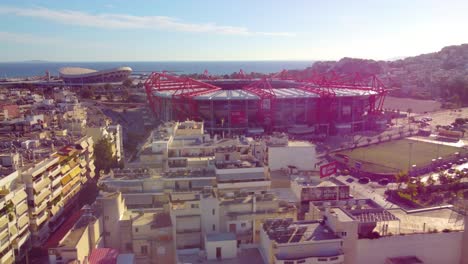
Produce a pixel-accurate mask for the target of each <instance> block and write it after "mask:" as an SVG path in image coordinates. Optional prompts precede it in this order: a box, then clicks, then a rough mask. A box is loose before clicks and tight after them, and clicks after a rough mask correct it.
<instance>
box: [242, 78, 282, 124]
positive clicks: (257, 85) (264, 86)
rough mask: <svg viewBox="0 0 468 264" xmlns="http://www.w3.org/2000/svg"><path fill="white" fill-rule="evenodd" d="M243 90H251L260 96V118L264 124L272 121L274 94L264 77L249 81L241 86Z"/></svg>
mask: <svg viewBox="0 0 468 264" xmlns="http://www.w3.org/2000/svg"><path fill="white" fill-rule="evenodd" d="M242 89H243V90H244V91H248V92H251V93H253V94H255V95H257V96H258V97H260V102H259V104H260V111H259V115H260V120H263V122H265V123H266V124H270V123H273V114H272V113H273V108H274V106H275V99H276V94H275V92H274V91H273V87H271V84H270V82H269V81H268V80H267V79H266V78H262V79H260V80H258V81H255V82H253V83H250V84H249V85H246V86H244V87H242Z"/></svg>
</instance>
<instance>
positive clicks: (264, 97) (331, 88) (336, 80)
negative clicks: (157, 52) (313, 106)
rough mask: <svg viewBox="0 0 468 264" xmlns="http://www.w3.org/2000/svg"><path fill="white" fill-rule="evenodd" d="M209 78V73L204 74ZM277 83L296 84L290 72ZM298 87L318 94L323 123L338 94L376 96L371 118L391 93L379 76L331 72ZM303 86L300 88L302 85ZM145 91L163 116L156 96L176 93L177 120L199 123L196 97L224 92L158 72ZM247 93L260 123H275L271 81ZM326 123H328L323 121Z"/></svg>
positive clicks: (250, 86) (371, 101)
mask: <svg viewBox="0 0 468 264" xmlns="http://www.w3.org/2000/svg"><path fill="white" fill-rule="evenodd" d="M204 75H205V76H209V73H208V71H205V72H204ZM239 75H240V76H241V78H242V77H243V78H245V77H246V75H245V73H244V72H243V71H242V70H240V71H239ZM272 78H275V79H281V80H294V79H293V78H291V77H290V76H288V72H287V71H286V70H283V71H281V72H280V73H277V74H275V75H273V76H272ZM295 83H296V85H295V86H296V87H297V88H298V89H301V90H303V91H306V92H310V93H314V94H316V95H318V96H319V98H320V99H319V101H318V103H319V105H318V109H319V111H316V112H317V118H318V121H321V120H323V119H328V120H330V119H329V118H330V116H331V115H333V111H334V110H333V108H334V107H333V104H334V102H335V100H334V98H335V97H336V94H337V91H338V90H341V89H346V90H361V91H369V92H373V94H372V95H370V97H369V112H368V113H369V114H375V113H379V112H381V111H382V107H383V103H384V100H385V96H386V95H387V91H388V90H387V89H386V88H385V85H384V84H383V83H382V81H381V80H379V79H378V78H377V77H376V76H375V75H362V74H359V73H354V74H337V73H336V72H333V71H330V72H326V73H316V72H314V73H312V75H311V77H310V78H309V79H307V80H295ZM298 84H299V85H298ZM145 89H146V93H147V96H148V101H149V103H150V105H151V108H152V110H153V111H154V112H155V113H156V114H157V115H159V114H160V113H161V112H163V111H162V99H161V97H158V96H154V95H153V93H154V92H164V91H172V92H171V96H172V98H173V99H174V100H173V101H172V105H173V107H174V109H175V110H176V111H175V112H176V113H177V114H176V115H177V116H176V117H175V118H177V119H179V120H181V119H185V118H192V119H194V120H198V119H199V118H198V116H197V113H198V111H197V103H196V101H195V100H193V98H194V97H196V96H199V95H203V94H206V93H211V92H215V91H219V90H221V88H220V87H218V86H215V85H211V84H208V83H205V82H202V81H198V80H195V79H191V78H185V77H179V76H175V75H170V74H168V73H167V72H154V73H152V74H151V75H150V76H149V77H148V79H147V80H146V81H145ZM242 89H243V90H245V91H248V92H250V93H252V94H255V95H257V96H258V97H259V98H260V101H259V116H260V120H263V122H264V123H265V124H266V125H271V124H273V123H274V120H273V119H274V115H273V113H274V111H273V110H274V108H275V101H276V94H275V92H274V89H273V88H272V86H271V84H270V81H269V79H267V78H262V79H260V80H257V81H253V82H252V83H250V84H248V85H246V86H244V87H242ZM323 121H326V120H323Z"/></svg>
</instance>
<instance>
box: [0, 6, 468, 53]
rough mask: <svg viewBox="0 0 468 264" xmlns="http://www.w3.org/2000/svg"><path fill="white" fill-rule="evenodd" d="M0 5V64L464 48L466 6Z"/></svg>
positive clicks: (467, 38)
mask: <svg viewBox="0 0 468 264" xmlns="http://www.w3.org/2000/svg"><path fill="white" fill-rule="evenodd" d="M18 2H19V1H16V0H2V1H1V2H0V25H1V26H0V62H2V61H22V60H54V61H156V60H324V59H339V58H341V57H344V56H347V57H361V58H373V59H390V58H394V57H400V56H409V55H417V54H420V53H427V52H433V51H438V50H440V49H441V48H442V47H444V46H447V45H456V44H461V43H466V42H468V13H467V11H468V1H467V0H461V1H447V0H446V1H442V0H437V1H431V0H420V1H417V0H415V1H411V0H406V1H403V0H391V1H372V0H369V1H355V0H353V1H349V0H343V1H333V0H327V1H318V0H317V1H314V0H302V1H299V0H297V1H294V0H281V1H280V0H278V1H276V0H269V1H267V0H265V1H260V0H235V1H227V0H226V1H223V0H193V1H188V0H186V1H182V0H180V1H149V0H148V1H143V0H132V1H130V0H114V1H111V0H89V1H84V0H82V1H63V0H50V1H21V3H18Z"/></svg>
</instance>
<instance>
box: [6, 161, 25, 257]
mask: <svg viewBox="0 0 468 264" xmlns="http://www.w3.org/2000/svg"><path fill="white" fill-rule="evenodd" d="M30 247H31V244H30V232H29V216H28V203H27V194H26V191H25V185H24V184H22V183H21V181H20V175H19V171H18V170H16V169H10V168H8V169H7V168H1V169H0V263H14V262H15V261H17V262H21V261H23V260H24V258H25V256H26V254H27V253H28V250H29V249H30Z"/></svg>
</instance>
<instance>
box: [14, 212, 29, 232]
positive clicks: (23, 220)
mask: <svg viewBox="0 0 468 264" xmlns="http://www.w3.org/2000/svg"><path fill="white" fill-rule="evenodd" d="M28 224H29V217H28V215H26V214H25V215H23V216H21V217H20V218H18V221H17V225H18V229H19V231H20V232H21V231H23V229H24V228H25V227H28Z"/></svg>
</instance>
